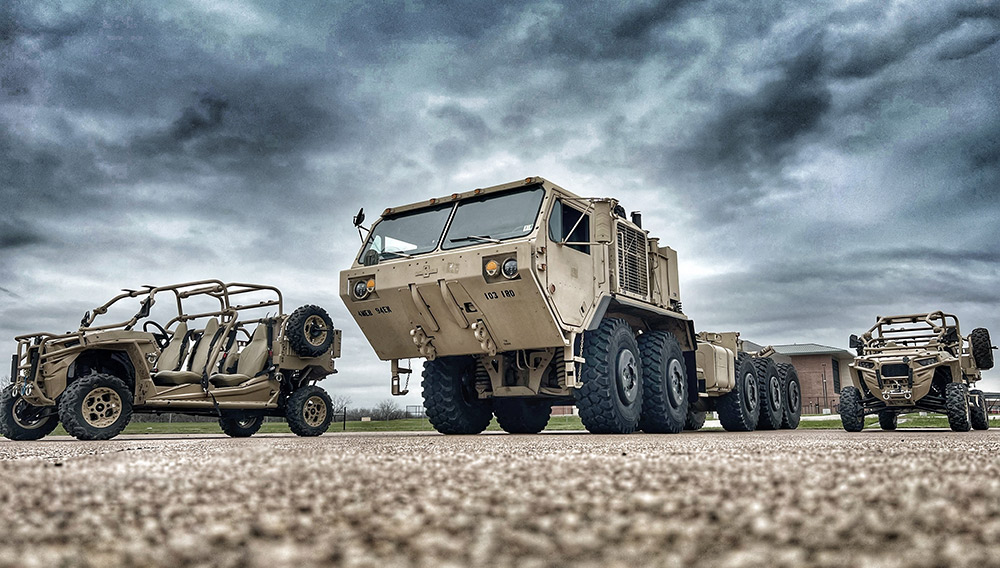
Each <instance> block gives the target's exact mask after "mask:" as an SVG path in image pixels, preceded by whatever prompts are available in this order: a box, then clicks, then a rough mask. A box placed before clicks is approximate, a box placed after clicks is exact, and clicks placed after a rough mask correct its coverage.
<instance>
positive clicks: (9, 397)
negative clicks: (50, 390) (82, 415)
mask: <svg viewBox="0 0 1000 568" xmlns="http://www.w3.org/2000/svg"><path fill="white" fill-rule="evenodd" d="M54 410H55V408H52V407H49V408H45V409H43V408H42V407H38V406H32V405H30V404H28V403H27V402H25V401H24V399H23V398H21V397H19V396H15V395H14V387H13V386H10V387H6V388H4V389H3V391H2V392H0V434H3V435H4V436H6V437H8V438H10V439H11V440H40V439H42V438H44V437H45V436H48V435H49V434H51V433H52V431H53V430H55V428H56V426H58V425H59V416H57V415H56V414H55V412H49V411H54ZM39 412H45V414H44V415H42V416H40V417H39V416H38V413H39Z"/></svg>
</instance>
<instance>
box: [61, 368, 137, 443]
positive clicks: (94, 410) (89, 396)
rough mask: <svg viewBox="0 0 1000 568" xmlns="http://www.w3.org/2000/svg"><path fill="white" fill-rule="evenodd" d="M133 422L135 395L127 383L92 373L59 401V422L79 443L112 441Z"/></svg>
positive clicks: (68, 390)
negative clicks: (133, 396) (130, 421)
mask: <svg viewBox="0 0 1000 568" xmlns="http://www.w3.org/2000/svg"><path fill="white" fill-rule="evenodd" d="M131 419H132V391H130V390H129V388H128V386H127V385H126V384H125V382H124V381H122V380H121V379H119V378H118V377H115V376H112V375H106V374H104V373H91V374H89V375H87V376H85V377H81V378H79V379H77V380H75V381H73V382H72V383H70V384H69V386H68V387H66V390H64V391H63V394H62V397H61V398H60V401H59V420H60V421H62V425H63V428H65V429H66V431H67V432H69V434H70V435H72V436H74V437H76V438H77V439H79V440H110V439H111V438H114V437H115V436H117V435H118V434H120V433H121V431H122V430H124V429H125V426H127V425H128V423H129V420H131Z"/></svg>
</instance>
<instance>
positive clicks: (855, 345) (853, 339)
mask: <svg viewBox="0 0 1000 568" xmlns="http://www.w3.org/2000/svg"><path fill="white" fill-rule="evenodd" d="M849 341H850V345H851V349H857V348H858V347H861V340H860V339H859V338H858V336H857V335H852V336H851V338H850V340H849Z"/></svg>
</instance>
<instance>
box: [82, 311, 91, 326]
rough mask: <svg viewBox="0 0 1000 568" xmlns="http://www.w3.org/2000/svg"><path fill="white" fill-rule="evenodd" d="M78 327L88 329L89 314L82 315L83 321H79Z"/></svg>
mask: <svg viewBox="0 0 1000 568" xmlns="http://www.w3.org/2000/svg"><path fill="white" fill-rule="evenodd" d="M80 327H90V312H89V311H88V312H87V313H85V314H83V319H82V320H80Z"/></svg>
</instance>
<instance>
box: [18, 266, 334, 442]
mask: <svg viewBox="0 0 1000 568" xmlns="http://www.w3.org/2000/svg"><path fill="white" fill-rule="evenodd" d="M135 303H138V311H137V312H136V313H135V315H133V316H131V317H130V318H128V319H127V320H125V321H121V322H117V323H102V324H101V325H96V323H95V322H96V320H97V318H98V317H99V316H102V315H105V314H108V313H109V311H110V312H112V313H116V314H118V313H119V312H120V313H121V314H122V316H123V317H127V315H128V314H129V313H131V310H134V309H135ZM156 303H160V308H163V307H166V308H167V310H166V315H162V312H163V310H162V309H159V308H156V309H154V307H153V306H154V304H156ZM122 308H124V310H126V311H122ZM192 308H193V309H192ZM154 311H158V312H161V317H163V318H165V319H166V321H165V323H163V324H162V325H161V324H160V323H158V322H157V321H156V320H155V319H153V317H151V314H153V312H154ZM103 319H111V318H110V317H105V318H103ZM160 321H164V320H163V319H161V320H160ZM140 322H141V330H140V329H135V328H136V326H138V325H140ZM251 326H253V327H252V328H251ZM340 336H341V332H340V331H339V330H337V329H334V327H333V324H332V322H331V320H330V316H329V315H328V314H327V313H326V311H325V310H323V309H322V308H320V307H318V306H314V305H308V306H302V307H300V308H298V309H297V310H295V311H294V312H292V313H291V314H285V313H284V312H283V309H282V298H281V292H280V291H279V290H278V289H277V288H275V287H272V286H264V285H259V284H243V283H229V284H225V283H223V282H221V281H218V280H203V281H198V282H187V283H183V284H174V285H171V286H159V287H154V286H144V287H143V288H141V289H139V290H124V291H123V292H122V293H121V294H119V295H117V296H115V297H114V298H112V299H111V300H109V301H108V302H107V303H105V304H104V305H102V306H99V307H97V308H95V309H94V310H92V311H89V312H87V313H86V314H85V315H84V316H83V320H82V321H81V322H80V328H79V329H78V330H77V331H74V332H68V333H63V334H54V333H34V334H29V335H22V336H19V337H16V338H15V339H16V340H17V353H16V354H15V355H14V356H13V360H12V362H11V377H12V384H11V385H10V386H9V387H6V388H4V389H3V390H2V392H0V429H2V433H3V434H4V435H5V436H7V437H8V438H11V439H14V440H37V439H39V438H42V437H43V436H46V435H47V434H49V433H50V432H52V430H53V429H54V428H55V427H56V425H57V424H58V423H59V422H62V424H63V427H64V428H65V429H66V431H67V432H69V433H70V434H72V435H73V436H76V437H77V438H79V439H81V440H106V439H109V438H113V437H114V436H116V435H118V434H119V433H120V432H121V431H122V429H124V428H125V426H126V425H127V424H128V422H129V420H130V419H131V416H132V413H133V412H152V413H160V412H179V413H185V414H192V415H209V416H218V417H219V424H220V425H221V426H222V430H223V431H224V432H225V433H226V434H229V435H230V436H236V437H245V436H251V435H253V434H254V433H255V432H257V430H258V429H259V428H260V426H261V423H262V422H263V420H264V417H265V416H284V417H286V418H287V420H288V425H289V427H290V428H291V430H292V431H293V432H295V433H296V434H298V435H300V436H317V435H319V434H322V433H323V432H325V431H326V429H327V428H328V427H329V424H330V421H331V419H332V416H333V409H332V408H331V402H330V396H329V395H328V394H327V393H326V391H324V390H323V389H322V388H320V387H318V386H316V385H315V382H316V381H318V380H320V379H323V378H325V377H326V376H327V375H329V374H330V373H335V372H336V370H335V369H334V363H333V360H334V359H335V358H336V357H339V356H340V340H341V337H340Z"/></svg>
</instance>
